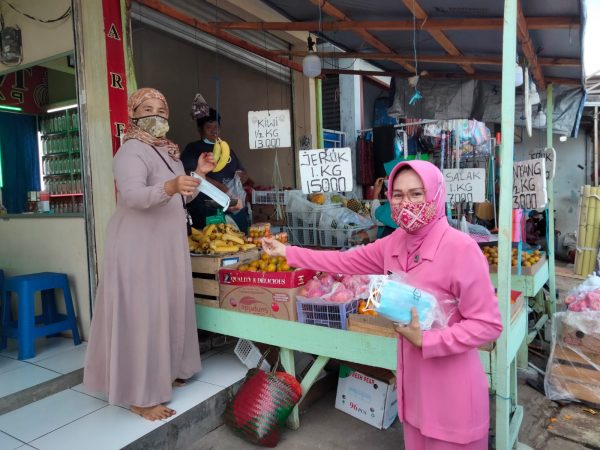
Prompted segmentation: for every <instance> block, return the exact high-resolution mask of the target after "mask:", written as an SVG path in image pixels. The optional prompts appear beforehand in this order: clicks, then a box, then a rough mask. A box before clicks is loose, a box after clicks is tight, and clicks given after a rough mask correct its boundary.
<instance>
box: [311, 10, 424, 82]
mask: <svg viewBox="0 0 600 450" xmlns="http://www.w3.org/2000/svg"><path fill="white" fill-rule="evenodd" d="M310 2H311V3H312V4H313V5H317V6H318V7H319V8H321V10H322V11H323V12H324V13H325V14H327V15H329V16H331V17H334V18H335V19H338V20H341V21H343V22H346V21H352V19H350V18H349V17H348V16H346V14H344V13H343V12H342V11H340V10H339V9H337V8H336V7H335V6H333V5H332V4H331V3H329V2H328V1H327V0H310ZM353 31H354V32H355V33H356V34H358V35H359V36H360V37H361V38H363V39H364V40H365V42H368V43H369V44H371V45H372V46H373V47H375V48H376V49H377V50H379V51H380V52H383V53H389V54H390V55H391V56H394V55H397V54H396V53H395V52H394V50H392V49H391V48H390V47H388V46H387V45H385V44H384V43H383V42H381V41H380V40H379V39H377V38H376V37H375V36H373V35H372V34H371V33H369V32H368V31H366V30H361V29H356V30H353ZM399 58H400V57H399ZM397 62H398V63H399V64H401V65H402V67H404V68H405V69H406V70H408V71H409V72H411V73H412V74H414V73H415V68H414V67H413V66H412V65H411V64H410V63H409V62H408V61H407V60H405V59H401V58H400V59H399V60H398V61H397Z"/></svg>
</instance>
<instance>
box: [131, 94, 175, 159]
mask: <svg viewBox="0 0 600 450" xmlns="http://www.w3.org/2000/svg"><path fill="white" fill-rule="evenodd" d="M151 98H156V99H158V100H160V101H162V102H163V104H164V105H165V109H166V110H167V114H168V113H169V105H168V104H167V99H166V98H165V96H164V95H162V94H161V93H160V92H159V91H157V90H156V89H153V88H141V89H138V90H137V91H135V92H134V93H133V94H131V96H130V97H129V101H128V102H127V115H128V116H129V123H128V124H127V132H126V133H125V135H124V136H123V142H125V141H128V140H129V139H137V140H138V141H142V142H143V143H145V144H148V145H153V146H155V147H166V149H167V151H168V152H169V156H170V157H171V158H172V159H173V160H174V161H179V146H178V145H177V144H176V143H174V142H173V141H172V140H170V139H167V138H165V137H162V138H156V137H154V136H152V135H151V134H149V133H146V132H145V131H144V130H142V129H141V128H140V127H138V126H137V125H136V124H135V123H133V115H134V113H135V110H136V109H137V108H138V107H139V106H140V105H141V104H142V103H144V102H145V101H146V100H150V99H151Z"/></svg>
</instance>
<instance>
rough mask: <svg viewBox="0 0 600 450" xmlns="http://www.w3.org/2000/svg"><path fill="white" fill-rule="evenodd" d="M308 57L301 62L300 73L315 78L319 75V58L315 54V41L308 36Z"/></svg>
mask: <svg viewBox="0 0 600 450" xmlns="http://www.w3.org/2000/svg"><path fill="white" fill-rule="evenodd" d="M307 45H308V55H306V56H305V57H304V59H303V60H302V73H304V76H306V77H310V78H315V77H318V76H319V75H321V58H319V55H317V54H316V53H315V50H314V47H315V41H313V39H312V37H310V36H308V40H307Z"/></svg>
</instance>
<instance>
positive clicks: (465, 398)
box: [287, 220, 502, 444]
mask: <svg viewBox="0 0 600 450" xmlns="http://www.w3.org/2000/svg"><path fill="white" fill-rule="evenodd" d="M405 237H406V233H405V231H403V230H402V229H397V230H396V231H395V232H394V233H392V234H391V235H389V236H387V237H385V238H383V239H379V240H377V241H375V242H374V243H372V244H369V245H367V246H364V247H359V248H355V249H352V250H351V251H346V252H338V251H315V250H307V249H302V248H298V247H288V249H287V261H288V263H289V264H290V266H292V267H306V268H311V269H315V270H322V271H327V272H332V273H344V274H387V273H390V272H393V273H400V272H406V273H408V275H409V277H410V282H411V283H412V284H415V285H417V286H419V287H421V288H425V289H430V290H432V291H434V292H438V293H443V294H444V295H446V296H448V297H450V296H451V297H452V298H455V299H456V300H457V301H458V304H457V310H456V311H455V313H454V314H453V315H452V316H451V317H450V320H449V323H448V327H446V328H439V329H433V330H429V331H424V332H423V346H422V348H417V347H415V346H413V345H412V344H411V343H410V342H409V341H406V340H404V339H403V338H401V337H400V338H399V339H398V371H397V380H398V389H397V392H398V413H399V417H400V420H401V421H406V422H408V423H409V424H411V425H412V426H414V427H416V428H418V429H420V431H421V433H422V434H423V435H424V436H428V437H431V438H435V439H440V440H444V441H449V442H455V443H459V444H466V443H469V442H472V441H475V440H477V439H481V438H483V437H484V436H485V435H486V433H487V432H488V427H489V393H488V384H487V379H486V376H485V373H484V371H483V367H482V364H481V361H480V359H479V354H478V350H477V348H478V347H479V346H481V345H482V344H485V343H487V342H490V341H493V340H495V339H497V338H498V336H499V335H500V333H501V332H502V321H501V318H500V312H499V310H498V300H497V298H496V295H495V292H494V288H493V286H492V284H491V281H490V276H489V269H488V264H487V261H486V260H485V258H484V256H483V254H482V252H481V250H480V249H479V247H478V245H477V244H476V242H475V241H474V240H473V239H472V238H471V237H469V236H468V235H466V234H463V233H462V232H460V231H458V230H455V229H453V228H451V227H450V226H449V225H448V223H447V221H446V220H440V221H438V222H437V223H436V224H435V225H434V226H433V227H432V229H431V230H430V231H429V233H428V235H427V237H426V239H425V240H424V242H423V244H422V245H421V247H420V249H419V250H418V252H417V253H416V254H415V255H414V256H413V257H412V258H411V260H410V261H407V258H408V253H407V248H406V245H405V241H404V240H405Z"/></svg>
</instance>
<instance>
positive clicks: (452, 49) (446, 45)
mask: <svg viewBox="0 0 600 450" xmlns="http://www.w3.org/2000/svg"><path fill="white" fill-rule="evenodd" d="M402 3H404V6H406V7H407V8H408V10H409V11H410V12H411V13H413V15H414V16H415V17H416V18H417V19H419V20H423V21H426V20H427V19H428V17H427V13H426V12H425V10H424V9H423V8H421V6H420V5H419V4H418V3H417V1H416V0H402ZM428 33H429V34H430V35H431V36H432V37H433V39H435V41H436V42H437V43H438V44H440V45H441V46H442V48H443V49H444V50H446V52H448V53H449V54H450V55H452V56H462V53H461V52H460V50H459V49H457V48H456V46H455V45H454V44H453V43H452V42H451V41H450V39H448V37H447V36H446V35H445V34H444V33H443V32H442V31H440V30H428ZM459 66H460V67H462V68H463V70H464V71H465V72H467V73H469V74H474V73H475V69H474V68H473V66H471V65H469V64H459Z"/></svg>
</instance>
